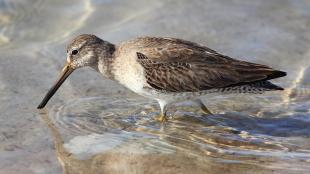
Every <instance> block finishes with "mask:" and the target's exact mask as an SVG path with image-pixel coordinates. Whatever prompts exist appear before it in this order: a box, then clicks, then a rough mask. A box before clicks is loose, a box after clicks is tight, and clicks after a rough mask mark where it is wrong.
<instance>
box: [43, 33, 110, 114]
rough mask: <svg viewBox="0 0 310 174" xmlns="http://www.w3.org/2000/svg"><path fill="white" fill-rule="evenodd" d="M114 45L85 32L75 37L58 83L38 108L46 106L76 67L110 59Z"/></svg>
mask: <svg viewBox="0 0 310 174" xmlns="http://www.w3.org/2000/svg"><path fill="white" fill-rule="evenodd" d="M114 49H115V47H114V45H113V44H111V43H109V42H106V41H104V40H102V39H100V38H98V37H97V36H95V35H90V34H83V35H79V36H77V37H76V38H74V39H73V40H72V41H71V43H70V44H69V45H68V47H67V63H66V64H65V66H64V67H63V69H62V73H61V75H60V77H59V79H58V80H57V81H56V83H55V84H54V85H53V86H52V88H51V89H50V90H49V91H48V93H47V94H46V95H45V97H44V99H43V100H42V102H41V103H40V104H39V106H38V109H41V108H44V106H45V105H46V104H47V102H48V101H49V99H50V98H51V97H52V96H53V95H54V94H55V92H56V91H57V90H58V88H59V87H60V86H61V85H62V83H63V82H64V81H65V80H66V79H67V77H68V76H69V75H70V74H71V73H72V72H73V71H74V70H76V69H78V68H81V67H85V66H90V67H97V66H98V61H99V58H101V59H103V60H104V59H108V58H110V56H111V53H113V52H114Z"/></svg>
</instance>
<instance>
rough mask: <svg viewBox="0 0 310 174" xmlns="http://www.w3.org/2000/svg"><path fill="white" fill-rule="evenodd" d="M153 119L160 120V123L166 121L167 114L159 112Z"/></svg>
mask: <svg viewBox="0 0 310 174" xmlns="http://www.w3.org/2000/svg"><path fill="white" fill-rule="evenodd" d="M155 119H156V120H158V121H160V122H162V123H164V122H166V121H168V118H167V116H166V115H164V114H160V115H159V116H158V117H156V118H155Z"/></svg>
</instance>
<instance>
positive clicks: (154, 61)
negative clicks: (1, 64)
mask: <svg viewBox="0 0 310 174" xmlns="http://www.w3.org/2000/svg"><path fill="white" fill-rule="evenodd" d="M82 67H91V68H93V69H94V70H95V71H97V72H99V73H100V74H102V76H103V77H104V78H107V79H111V80H114V81H116V82H118V83H119V84H120V85H123V86H125V87H127V88H128V89H130V90H131V91H133V92H135V93H137V94H139V95H141V96H144V97H147V98H150V99H153V100H156V101H157V102H158V103H159V106H160V114H159V116H158V117H156V119H157V120H159V121H161V122H165V121H167V120H168V117H167V110H168V106H169V105H171V104H173V103H176V102H180V101H186V100H190V101H193V102H194V103H196V104H197V105H198V106H199V107H200V108H201V109H202V111H204V112H205V113H206V114H212V112H211V111H210V110H209V109H208V108H207V107H206V105H205V104H204V103H203V102H202V97H204V96H208V94H215V95H222V94H240V93H245V94H261V93H264V92H265V91H276V90H284V89H283V88H282V87H280V86H277V85H275V84H273V83H271V82H270V81H269V80H271V79H275V78H279V77H283V76H286V72H284V71H280V70H276V69H273V68H271V67H270V66H267V65H262V64H257V63H251V62H247V61H242V60H238V59H234V58H231V57H229V56H226V55H223V54H220V53H218V52H217V51H214V50H213V49H210V48H208V47H206V46H203V45H200V44H198V43H195V42H191V41H187V40H183V39H177V38H170V37H149V36H144V37H138V38H135V39H131V40H128V41H124V42H121V43H120V44H118V45H115V44H112V43H110V42H108V41H105V40H102V39H101V38H99V37H97V36H96V35H92V34H82V35H79V36H77V37H75V38H74V39H73V40H72V41H71V42H70V44H69V45H68V46H67V62H66V64H65V66H64V68H63V69H62V72H61V74H60V77H59V79H58V80H57V81H56V83H55V84H54V85H53V86H52V87H51V89H50V90H49V91H48V92H47V94H46V95H45V97H44V98H43V100H42V102H41V103H40V104H39V105H38V107H37V108H38V109H42V108H44V107H45V105H46V104H47V103H48V101H49V100H50V98H51V97H52V96H53V95H54V94H55V93H56V91H57V90H58V88H59V87H60V86H61V85H62V83H63V82H64V81H65V80H66V79H67V77H68V76H69V75H70V74H71V73H72V72H73V71H74V70H76V69H79V68H82Z"/></svg>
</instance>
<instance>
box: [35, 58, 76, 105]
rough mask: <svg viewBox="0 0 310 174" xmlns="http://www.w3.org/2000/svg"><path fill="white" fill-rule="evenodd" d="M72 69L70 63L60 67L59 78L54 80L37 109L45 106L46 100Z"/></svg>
mask: <svg viewBox="0 0 310 174" xmlns="http://www.w3.org/2000/svg"><path fill="white" fill-rule="evenodd" d="M73 71H74V69H73V68H71V67H70V65H69V64H68V63H67V64H66V65H65V67H64V68H63V69H62V73H61V75H60V77H59V79H58V80H57V81H56V83H55V84H54V85H53V87H52V88H51V89H50V90H49V91H48V92H47V94H46V95H45V97H44V98H43V100H42V101H41V103H40V104H39V106H38V107H37V108H38V109H42V108H44V107H45V105H46V104H47V102H48V101H49V100H50V99H51V98H52V97H53V95H54V94H55V93H56V91H57V90H58V88H59V87H60V86H61V85H62V83H63V82H64V81H65V80H66V79H67V77H69V75H70V74H71V73H72V72H73Z"/></svg>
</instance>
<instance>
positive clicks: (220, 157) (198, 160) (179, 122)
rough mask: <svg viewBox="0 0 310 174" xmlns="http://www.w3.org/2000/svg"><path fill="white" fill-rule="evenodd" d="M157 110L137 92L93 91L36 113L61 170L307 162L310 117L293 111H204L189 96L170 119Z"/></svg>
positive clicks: (274, 166) (217, 168)
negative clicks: (126, 95)
mask: <svg viewBox="0 0 310 174" xmlns="http://www.w3.org/2000/svg"><path fill="white" fill-rule="evenodd" d="M270 112H273V111H272V110H271V111H270ZM157 114H158V113H157V105H156V103H150V102H149V101H147V100H145V99H141V98H134V99H124V98H123V97H115V98H111V97H109V98H108V97H97V98H83V99H79V100H74V101H68V102H67V103H66V104H64V105H61V106H55V107H54V108H53V109H52V110H51V111H50V113H49V115H44V119H45V121H46V123H47V124H48V125H49V127H50V128H51V129H52V132H53V134H54V137H55V139H56V148H57V152H58V156H59V159H60V161H61V162H62V164H63V166H64V169H65V171H66V173H149V172H153V173H166V172H167V171H171V172H174V173H188V172H191V173H193V170H195V171H194V173H206V172H208V173H219V172H220V173H230V172H231V171H232V170H234V171H235V172H237V173H248V172H250V171H252V172H257V171H262V172H263V173H264V172H271V171H279V172H280V171H285V172H286V173H299V172H301V171H306V170H309V169H310V168H309V167H308V165H307V163H309V162H310V161H309V157H310V155H309V151H310V146H309V145H305V144H307V141H309V137H310V128H309V126H307V125H309V122H310V121H305V120H302V119H298V117H299V115H298V114H297V115H295V116H294V117H292V116H281V114H282V113H280V115H277V113H276V112H275V113H273V114H271V115H274V116H273V117H272V118H263V117H264V116H262V117H255V116H251V115H246V114H241V113H223V114H216V115H212V116H205V115H203V114H202V113H200V112H199V110H195V108H192V107H191V106H190V105H189V103H184V104H181V105H180V106H178V108H177V109H175V110H174V108H172V111H171V113H170V115H173V119H171V120H169V122H168V123H166V124H164V125H162V124H160V123H159V122H157V121H155V120H154V119H153V117H154V116H155V115H157ZM269 114H270V113H269ZM305 137H306V138H305ZM292 142H294V143H292ZM291 164H294V168H292V167H290V165H291ZM193 168H194V169H193Z"/></svg>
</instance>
